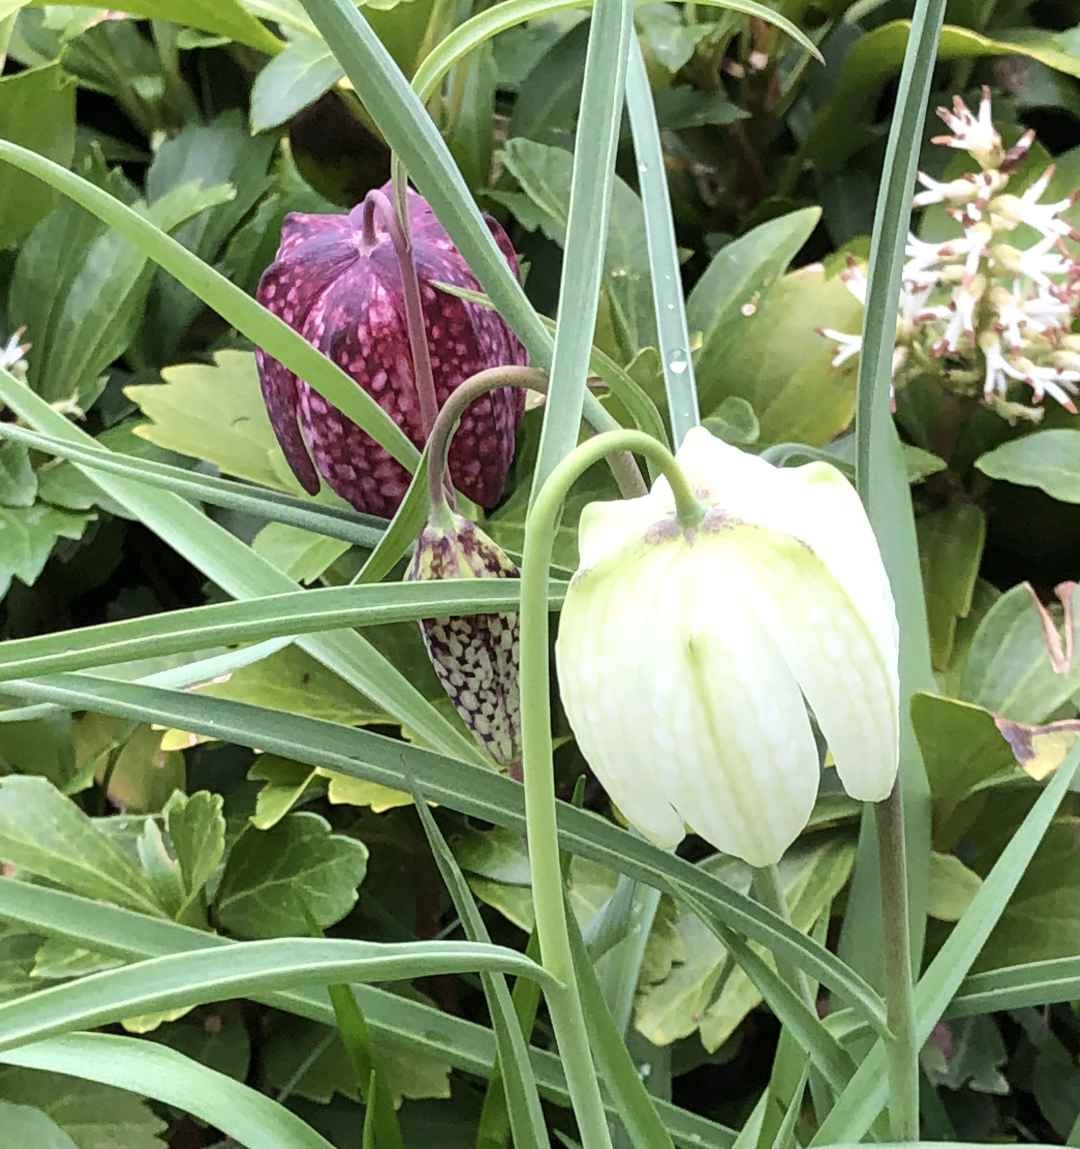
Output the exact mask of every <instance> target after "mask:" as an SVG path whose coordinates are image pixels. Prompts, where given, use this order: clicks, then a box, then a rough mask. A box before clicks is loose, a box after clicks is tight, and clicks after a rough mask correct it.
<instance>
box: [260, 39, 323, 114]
mask: <svg viewBox="0 0 1080 1149" xmlns="http://www.w3.org/2000/svg"><path fill="white" fill-rule="evenodd" d="M344 75H345V69H344V68H342V66H341V65H340V64H339V63H338V62H337V60H336V59H335V58H334V54H333V52H331V51H330V49H329V48H328V47H327V46H326V43H325V41H323V40H320V39H316V38H315V37H312V36H302V35H301V36H295V37H294V38H293V39H292V40H290V41H289V43H288V44H287V45H286V47H285V51H284V52H281V53H279V54H278V55H277V56H275V57H274V58H273V59H272V60H271V61H270V63H269V64H267V65H266V67H265V68H263V70H262V71H261V72H260V73H259V74H258V76H256V77H255V83H254V84H253V85H252V87H251V130H252V131H253V132H264V131H266V130H267V129H268V128H276V127H277V126H278V125H279V124H283V123H285V121H286V120H291V119H292V117H293V116H295V115H296V113H297V112H299V111H302V110H303V109H304V108H306V107H307V106H308V105H309V104H313V103H314V102H315V101H316V100H317V99H318V98H319V97H320V96H322V95H323V94H324V93H326V92H328V91H329V90H330V89H331V88H332V87H333V86H334V85H335V84H336V83H337V82H338V80H340V79H341V78H342V76H344Z"/></svg>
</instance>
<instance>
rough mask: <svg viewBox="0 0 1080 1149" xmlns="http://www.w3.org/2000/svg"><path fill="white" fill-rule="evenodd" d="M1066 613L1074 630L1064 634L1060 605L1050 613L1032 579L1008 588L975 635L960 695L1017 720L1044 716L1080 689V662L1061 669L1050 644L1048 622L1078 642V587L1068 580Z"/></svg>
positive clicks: (1063, 590) (1067, 641)
mask: <svg viewBox="0 0 1080 1149" xmlns="http://www.w3.org/2000/svg"><path fill="white" fill-rule="evenodd" d="M1061 593H1062V594H1063V595H1064V596H1065V597H1066V599H1067V600H1068V602H1069V612H1068V613H1067V615H1066V618H1067V619H1068V622H1069V623H1071V626H1072V629H1073V635H1071V636H1066V637H1065V638H1064V639H1062V638H1060V636H1058V631H1057V627H1058V625H1059V623H1058V618H1059V617H1060V611H1058V610H1054V613H1053V614H1052V615H1047V616H1046V617H1045V618H1044V615H1043V613H1042V610H1041V609H1040V607H1039V605H1038V604H1037V600H1036V598H1035V592H1034V591H1033V590H1032V589H1031V587H1030V586H1029V585H1028V584H1027V583H1021V584H1020V585H1019V586H1014V587H1013V588H1012V589H1011V590H1009V591H1006V593H1005V594H1003V595H1002V596H1001V598H999V599H998V600H997V602H995V603H994V605H993V606H992V607H991V608H990V609H989V610H988V611H987V612H986V614H985V616H984V617H983V620H982V622H981V623H980V624H979V628H978V630H976V632H975V637H974V638H973V639H972V640H971V646H970V648H969V650H968V656H967V662H966V663H965V665H964V674H963V678H962V679H961V684H960V697H961V698H963V699H964V700H965V701H967V702H975V703H978V705H980V706H984V707H985V708H986V709H987V710H993V711H995V712H996V713H998V714H1003V715H1005V717H1006V718H1011V719H1014V720H1015V721H1017V722H1033V723H1038V722H1043V721H1045V719H1046V718H1047V717H1049V715H1051V714H1052V713H1053V712H1054V711H1055V710H1056V709H1057V708H1058V707H1059V706H1060V705H1061V704H1062V703H1063V702H1064V701H1065V700H1066V699H1067V698H1069V697H1070V696H1071V695H1072V694H1073V693H1074V692H1075V691H1076V690H1077V689H1080V664H1077V663H1076V662H1073V663H1071V664H1068V665H1065V666H1063V667H1061V669H1060V670H1058V669H1055V666H1054V662H1053V659H1052V656H1051V650H1050V647H1049V646H1048V645H1047V637H1048V634H1047V629H1046V627H1047V625H1049V626H1050V628H1051V629H1052V630H1053V633H1054V635H1055V636H1057V641H1058V642H1060V643H1062V644H1063V649H1064V648H1065V644H1067V646H1068V648H1069V649H1071V648H1072V643H1073V639H1074V638H1075V631H1076V626H1077V622H1078V619H1077V617H1076V615H1075V614H1073V613H1072V603H1073V601H1074V600H1075V598H1076V587H1075V586H1073V585H1072V584H1068V583H1067V584H1065V585H1064V586H1063V587H1062V588H1061Z"/></svg>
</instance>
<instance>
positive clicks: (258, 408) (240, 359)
mask: <svg viewBox="0 0 1080 1149" xmlns="http://www.w3.org/2000/svg"><path fill="white" fill-rule="evenodd" d="M161 375H162V378H163V379H164V380H165V382H164V383H160V384H144V385H141V386H136V387H127V388H125V389H124V393H125V394H126V395H127V397H128V398H129V399H132V400H134V401H135V402H136V403H138V404H139V406H140V407H141V408H142V410H143V413H144V414H145V415H147V416H149V418H150V419H151V420H152V422H150V423H144V424H142V425H141V426H139V427H137V428H136V433H137V434H139V435H141V436H142V437H143V438H144V439H149V440H150V442H151V443H155V444H156V445H157V446H159V447H164V448H166V449H167V450H170V451H176V452H178V453H179V454H181V455H191V456H193V457H194V458H196V459H205V460H206V461H207V462H208V463H214V464H215V465H216V466H217V467H219V468H220V469H221V470H222V471H224V472H226V473H227V474H230V475H236V476H237V477H238V478H241V479H249V480H250V481H251V482H253V483H261V484H262V485H263V486H264V487H272V488H274V489H276V490H283V491H289V492H290V493H292V494H300V493H302V488H301V486H300V484H299V483H298V482H297V481H296V479H295V478H294V477H293V474H292V471H291V470H290V469H289V465H288V463H286V462H285V457H284V455H283V454H282V453H281V448H280V447H279V446H278V441H277V437H276V436H275V434H274V428H273V427H272V426H271V425H270V417H269V415H267V413H266V404H265V403H264V402H263V397H262V391H261V389H260V387H259V374H258V371H257V370H256V368H255V356H254V354H252V353H251V352H250V351H219V352H217V354H216V355H215V356H214V364H213V366H211V365H210V364H205V363H187V364H184V365H183V366H180V367H167V368H165V370H164V371H162V373H161Z"/></svg>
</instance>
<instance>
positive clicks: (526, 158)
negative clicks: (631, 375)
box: [503, 137, 656, 362]
mask: <svg viewBox="0 0 1080 1149" xmlns="http://www.w3.org/2000/svg"><path fill="white" fill-rule="evenodd" d="M573 162H574V157H573V155H572V154H571V153H570V152H568V151H565V150H564V149H563V148H555V147H549V146H547V145H546V144H538V143H534V142H533V141H532V140H527V139H523V138H520V137H519V138H515V139H512V140H508V141H507V143H506V147H505V148H504V149H503V163H504V164H505V165H506V168H507V170H508V171H509V172H510V173H511V175H513V177H514V178H515V179H516V180H517V181H518V183H519V184H521V187H522V189H523V190H524V192H525V194H526V195H527V196H528V197H529V200H530V202H531V203H532V205H533V207H534V208H535V210H536V213H537V214H536V215H526V216H525V218H524V219H523V220H522V222H523V223H524V224H525V226H529V224H530V223H531V224H532V225H533V226H536V225H537V224H538V225H539V226H540V228H541V229H542V231H543V232H544V234H545V235H546V236H547V237H548V239H551V240H553V241H554V242H555V243H558V244H560V245H563V244H565V242H566V225H567V220H568V218H569V211H570V176H571V170H572V168H573ZM515 202H516V201H515ZM603 267H604V281H603V290H604V292H605V294H606V296H607V299H608V301H609V303H610V306H611V313H612V321H613V323H614V324H615V332H616V336H617V337H618V340H619V344H620V349H621V352H622V359H623V362H628V361H629V360H630V359H632V358H633V357H634V355H635V354H637V352H638V351H640V350H641V349H642V348H643V347H652V346H655V345H656V320H655V318H654V315H653V302H652V284H651V281H650V278H649V255H648V250H647V249H646V246H645V216H644V214H643V212H642V209H641V200H640V199H639V198H638V196H637V193H636V192H634V191H633V190H632V189H631V188H630V186H629V184H627V183H625V182H624V181H623V180H621V179H619V177H618V176H616V177H615V183H614V187H613V188H612V193H611V215H610V218H609V220H608V231H607V242H606V245H605V247H604V263H603Z"/></svg>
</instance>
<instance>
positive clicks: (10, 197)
mask: <svg viewBox="0 0 1080 1149" xmlns="http://www.w3.org/2000/svg"><path fill="white" fill-rule="evenodd" d="M75 89H76V85H75V84H73V83H72V82H71V78H70V77H69V76H68V75H67V74H66V73H65V72H64V70H63V68H61V66H60V64H58V63H57V64H47V65H45V66H44V67H41V68H31V69H28V70H27V71H25V72H18V73H16V74H15V75H8V76H4V77H3V78H0V139H5V140H11V141H12V142H13V143H16V144H21V145H22V146H23V147H26V148H32V149H33V150H34V151H35V152H40V153H41V154H42V155H44V156H48V157H49V159H51V160H55V161H56V162H57V163H58V164H62V165H64V166H65V167H66V166H67V165H68V164H70V163H71V160H72V157H73V156H74V154H75ZM0 203H2V204H3V205H4V214H3V218H2V219H0V249H2V248H5V247H9V246H10V245H11V244H12V243H13V242H14V241H15V240H17V239H21V238H22V237H23V236H24V235H25V234H26V233H27V232H28V231H30V229H31V228H32V227H33V226H34V225H35V224H36V223H38V222H39V221H40V220H42V219H44V218H45V216H46V215H48V214H49V212H50V211H51V210H52V208H53V206H54V205H55V203H56V194H55V192H50V193H49V194H48V195H40V194H38V191H37V188H36V187H35V184H34V181H33V180H32V179H31V178H30V177H29V176H25V175H22V174H20V173H19V172H15V171H12V170H11V169H10V168H0Z"/></svg>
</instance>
